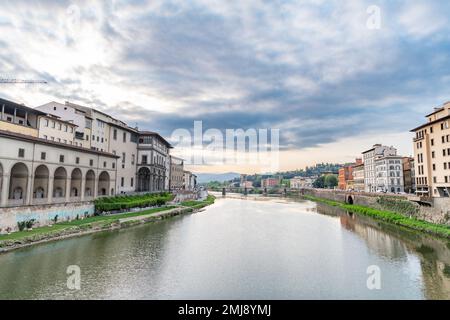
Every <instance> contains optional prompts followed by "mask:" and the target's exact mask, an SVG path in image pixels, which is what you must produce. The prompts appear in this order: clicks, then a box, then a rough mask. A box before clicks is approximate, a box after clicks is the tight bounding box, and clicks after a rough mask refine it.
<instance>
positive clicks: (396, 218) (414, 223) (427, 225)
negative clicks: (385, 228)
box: [303, 195, 450, 238]
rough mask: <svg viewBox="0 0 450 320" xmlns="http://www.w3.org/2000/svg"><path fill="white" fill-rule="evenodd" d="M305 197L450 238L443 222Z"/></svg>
mask: <svg viewBox="0 0 450 320" xmlns="http://www.w3.org/2000/svg"><path fill="white" fill-rule="evenodd" d="M303 197H304V198H305V199H308V200H311V201H316V202H321V203H325V204H327V205H330V206H333V207H339V208H342V209H344V210H347V211H349V212H353V213H356V214H361V215H365V216H369V217H372V218H374V219H379V220H383V221H386V222H389V223H392V224H395V225H399V226H403V227H407V228H410V229H414V230H418V231H422V232H426V233H431V234H434V235H438V236H441V237H446V238H450V226H449V225H441V224H434V223H431V222H427V221H423V220H418V219H416V218H413V217H411V218H410V217H406V216H404V215H402V214H399V213H396V212H392V211H384V210H377V209H373V208H369V207H364V206H358V205H349V204H345V203H342V202H337V201H333V200H328V199H322V198H317V197H313V196H306V195H305V196H303Z"/></svg>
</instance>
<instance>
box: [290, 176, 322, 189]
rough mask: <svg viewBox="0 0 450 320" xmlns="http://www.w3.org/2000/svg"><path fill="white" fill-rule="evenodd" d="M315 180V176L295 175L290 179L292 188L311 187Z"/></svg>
mask: <svg viewBox="0 0 450 320" xmlns="http://www.w3.org/2000/svg"><path fill="white" fill-rule="evenodd" d="M314 181H316V178H315V177H294V178H292V179H290V181H289V184H290V188H291V189H297V190H299V189H311V188H312V187H313V183H314Z"/></svg>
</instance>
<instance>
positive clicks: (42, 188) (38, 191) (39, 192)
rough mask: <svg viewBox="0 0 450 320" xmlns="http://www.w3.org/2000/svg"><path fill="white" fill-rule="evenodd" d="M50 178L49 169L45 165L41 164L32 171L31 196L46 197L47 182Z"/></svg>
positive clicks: (35, 197)
mask: <svg viewBox="0 0 450 320" xmlns="http://www.w3.org/2000/svg"><path fill="white" fill-rule="evenodd" d="M49 179H50V171H49V170H48V168H47V166H45V165H43V164H41V165H40V166H38V167H37V168H36V170H35V171H34V183H33V189H34V190H33V198H34V199H45V198H48V182H49Z"/></svg>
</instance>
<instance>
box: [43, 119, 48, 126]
mask: <svg viewBox="0 0 450 320" xmlns="http://www.w3.org/2000/svg"><path fill="white" fill-rule="evenodd" d="M44 126H46V127H48V119H45V121H44Z"/></svg>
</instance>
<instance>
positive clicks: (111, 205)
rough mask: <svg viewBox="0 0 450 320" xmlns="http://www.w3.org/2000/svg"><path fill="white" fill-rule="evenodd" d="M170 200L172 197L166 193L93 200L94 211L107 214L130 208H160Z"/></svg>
mask: <svg viewBox="0 0 450 320" xmlns="http://www.w3.org/2000/svg"><path fill="white" fill-rule="evenodd" d="M172 199H173V195H171V194H170V193H168V192H163V193H155V194H150V193H149V194H144V195H133V196H117V197H108V198H99V199H97V200H95V210H96V212H108V211H115V210H127V209H132V208H146V207H153V206H162V205H164V204H166V203H167V202H169V201H171V200H172Z"/></svg>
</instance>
